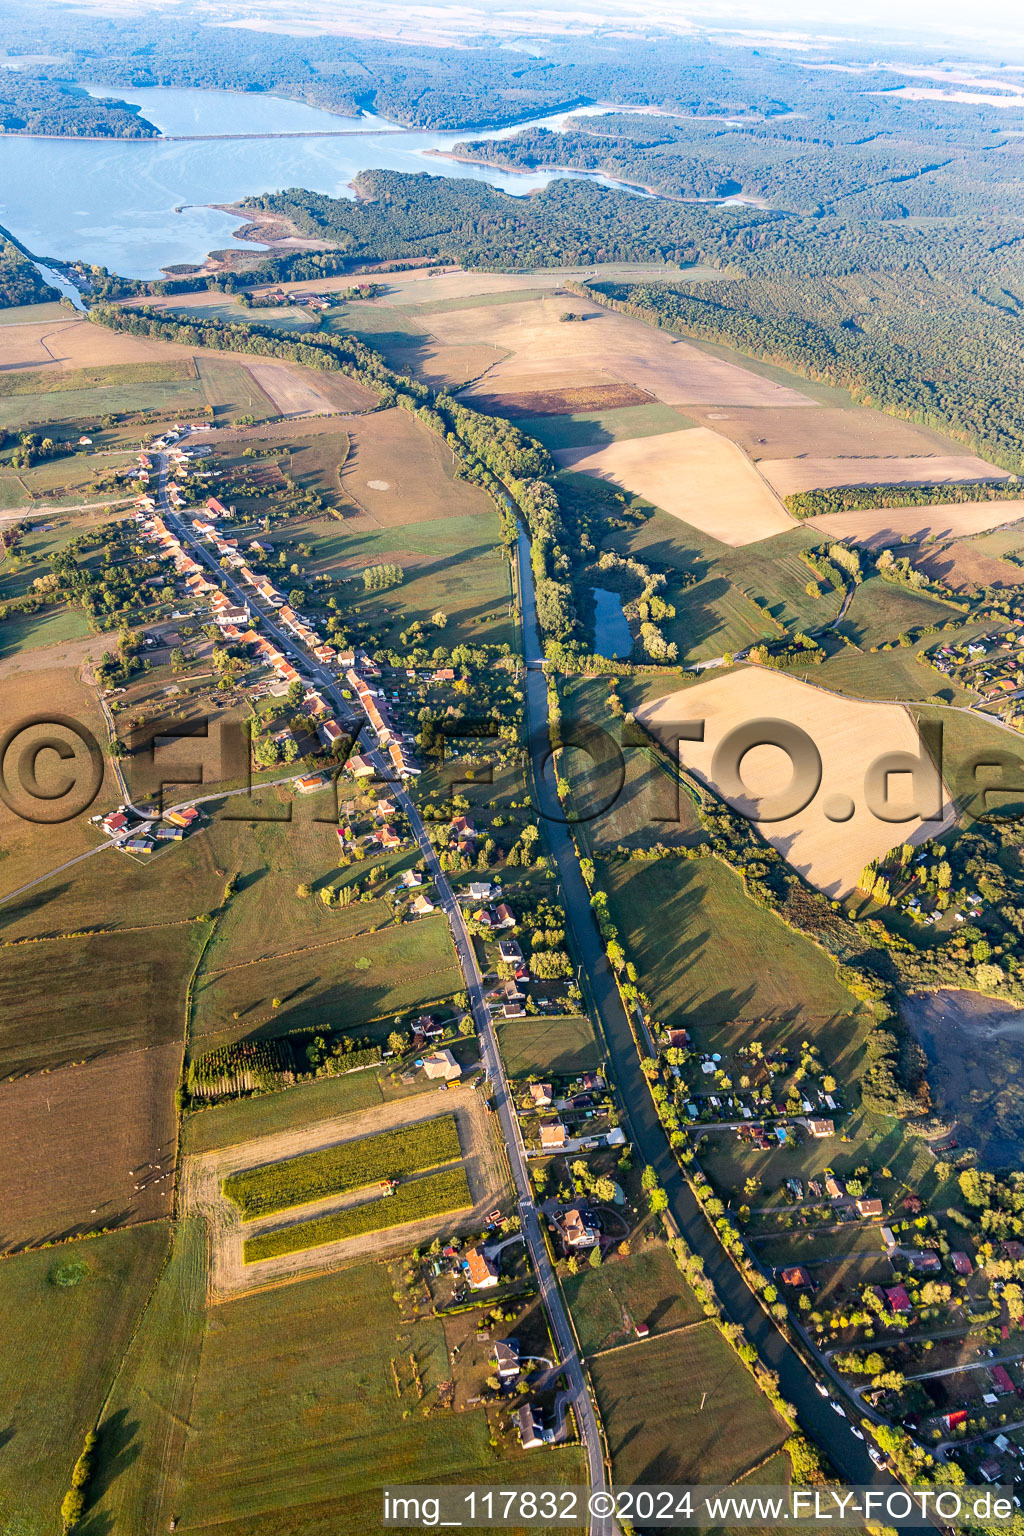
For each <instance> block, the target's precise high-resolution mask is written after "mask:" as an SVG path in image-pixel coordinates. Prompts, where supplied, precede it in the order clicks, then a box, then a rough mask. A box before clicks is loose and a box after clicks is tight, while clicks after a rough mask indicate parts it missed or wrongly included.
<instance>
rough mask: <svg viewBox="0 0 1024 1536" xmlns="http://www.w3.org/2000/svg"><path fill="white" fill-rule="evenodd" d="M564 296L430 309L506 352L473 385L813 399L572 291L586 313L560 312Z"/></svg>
mask: <svg viewBox="0 0 1024 1536" xmlns="http://www.w3.org/2000/svg"><path fill="white" fill-rule="evenodd" d="M563 308H564V300H560V299H556V298H554V297H552V298H547V299H540V300H538V301H537V302H536V303H533V304H513V305H500V304H491V305H485V306H482V307H481V308H479V309H466V310H462V311H459V312H457V313H448V314H438V313H435V314H433V315H431V320H430V329H431V331H432V332H433V333H434V335H435V336H437V337H438V338H439V339H440V340H441V341H444V342H447V343H449V344H452V343H457V342H462V343H466V342H470V341H475V342H486V343H488V344H489V345H491V346H494V347H498V348H500V349H502V350H503V351H505V352H507V353H508V354H509V356H508V357H507V358H506V359H505V360H504V361H502V362H498V363H496V364H495V365H494V367H493V368H491V369H489V371H488V372H487V374H486V375H485V376H484V378H482V379H481V380H480V381H479V382H478V383H477V384H475V385H474V386H473V393H476V394H486V395H492V394H496V393H502V392H511V393H520V392H524V391H529V390H539V389H559V388H571V389H576V388H581V387H586V386H592V385H600V384H623V383H625V384H633V385H635V386H636V387H637V388H640V389H643V390H646V391H647V393H648V394H650V395H654V396H655V397H656V398H657V399H659V400H663V401H664V402H665V404H666V405H682V406H684V407H685V406H687V405H765V406H771V405H776V406H790V405H806V404H807V403H808V396H807V395H806V394H803V393H800V392H798V391H797V390H796V389H793V388H789V387H787V386H786V385H783V384H778V383H776V382H775V381H774V380H772V379H769V378H766V377H764V376H763V374H761V373H758V372H756V371H754V369H752V368H746V367H740V366H738V365H737V364H736V363H733V362H726V361H724V360H722V359H721V358H719V357H715V356H713V355H712V354H711V353H710V352H709V351H706V350H703V349H700V348H697V347H695V346H693V345H692V344H691V343H690V342H688V341H683V340H681V339H675V338H673V337H671V336H670V335H668V334H667V333H666V332H664V331H659V330H656V329H653V328H652V327H650V326H647V325H645V324H644V323H643V322H642V321H639V320H633V319H630V318H629V317H628V316H626V315H618V314H615V313H614V312H610V311H608V310H605V309H603V308H601V307H600V306H599V305H596V304H592V303H591V302H590V301H589V300H586V299H580V298H578V297H577V296H575V295H574V296H573V299H572V308H573V310H574V311H575V312H576V313H582V314H584V315H585V316H586V319H585V320H584V321H583V322H582V323H580V322H577V323H575V324H571V325H566V324H564V323H563V322H562V321H561V320H560V318H559V317H560V315H561V313H562V310H563Z"/></svg>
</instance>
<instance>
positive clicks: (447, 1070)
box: [423, 1046, 462, 1083]
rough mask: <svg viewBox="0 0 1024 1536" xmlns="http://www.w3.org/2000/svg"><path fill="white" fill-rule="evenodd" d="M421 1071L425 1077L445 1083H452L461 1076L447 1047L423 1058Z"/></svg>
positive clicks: (457, 1065)
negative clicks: (441, 1079) (439, 1079)
mask: <svg viewBox="0 0 1024 1536" xmlns="http://www.w3.org/2000/svg"><path fill="white" fill-rule="evenodd" d="M423 1070H424V1072H425V1073H426V1075H427V1077H431V1078H443V1079H444V1081H445V1082H446V1083H450V1082H454V1080H455V1079H456V1078H457V1077H461V1076H462V1068H461V1067H460V1066H459V1064H458V1062H457V1061H456V1060H455V1057H454V1056H453V1055H452V1053H451V1051H450V1050H449V1049H448V1047H447V1046H444V1047H443V1048H442V1049H441V1050H439V1051H435V1052H434V1054H433V1055H432V1056H424V1058H423Z"/></svg>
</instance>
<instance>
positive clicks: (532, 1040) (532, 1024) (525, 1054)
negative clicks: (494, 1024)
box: [498, 1014, 604, 1077]
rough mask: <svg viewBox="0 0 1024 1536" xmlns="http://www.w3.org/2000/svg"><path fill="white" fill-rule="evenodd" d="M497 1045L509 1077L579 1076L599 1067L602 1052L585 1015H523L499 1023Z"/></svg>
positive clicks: (602, 1056)
mask: <svg viewBox="0 0 1024 1536" xmlns="http://www.w3.org/2000/svg"><path fill="white" fill-rule="evenodd" d="M498 1044H499V1046H500V1047H501V1057H502V1060H503V1061H504V1063H505V1071H506V1072H507V1073H508V1075H509V1076H510V1077H529V1076H530V1075H531V1074H532V1073H544V1072H580V1071H584V1070H586V1069H587V1068H593V1067H598V1066H600V1065H601V1062H602V1061H603V1060H604V1052H603V1051H602V1049H601V1045H600V1042H599V1041H598V1039H597V1036H596V1035H595V1033H594V1026H593V1025H592V1024H591V1022H590V1020H589V1019H588V1018H587V1017H586V1015H585V1014H575V1015H569V1014H559V1015H557V1016H556V1017H554V1018H545V1017H544V1015H543V1014H536V1015H534V1014H526V1015H525V1016H524V1017H523V1018H521V1019H503V1020H499V1021H498Z"/></svg>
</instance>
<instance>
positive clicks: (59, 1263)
mask: <svg viewBox="0 0 1024 1536" xmlns="http://www.w3.org/2000/svg"><path fill="white" fill-rule="evenodd" d="M167 1244H168V1230H167V1227H166V1225H165V1224H164V1223H156V1222H154V1223H151V1224H149V1225H146V1226H139V1227H133V1228H131V1229H130V1230H128V1231H125V1232H114V1233H110V1234H109V1235H108V1236H106V1237H99V1238H94V1239H92V1240H91V1241H89V1242H82V1243H71V1244H68V1245H66V1246H64V1247H59V1248H50V1249H47V1250H42V1251H39V1252H36V1253H25V1254H19V1255H16V1256H14V1257H12V1258H6V1259H4V1260H3V1261H2V1262H0V1306H2V1307H3V1313H4V1316H5V1317H6V1318H7V1319H8V1320H9V1326H8V1327H7V1329H6V1330H5V1333H6V1337H5V1340H4V1347H3V1351H2V1354H0V1398H2V1400H3V1403H4V1409H3V1436H2V1438H3V1454H2V1455H0V1530H2V1531H4V1532H5V1533H7V1532H10V1533H11V1536H15V1533H17V1536H22V1533H23V1532H24V1533H25V1536H35V1533H36V1532H49V1531H51V1530H56V1529H57V1525H56V1523H55V1522H56V1521H57V1511H58V1509H59V1508H60V1501H61V1499H62V1498H63V1496H64V1492H65V1490H66V1488H67V1487H68V1483H69V1481H70V1476H71V1468H72V1467H73V1465H74V1463H75V1461H76V1459H77V1457H78V1455H79V1453H80V1452H81V1449H82V1442H83V1441H84V1439H85V1436H86V1434H87V1433H88V1431H89V1430H90V1429H92V1427H93V1425H94V1424H95V1422H96V1415H97V1414H98V1413H99V1410H100V1407H101V1405H102V1403H103V1398H104V1396H105V1394H106V1392H107V1389H108V1388H109V1386H110V1384H111V1382H112V1380H113V1378H114V1375H115V1373H116V1371H117V1368H118V1366H119V1364H120V1361H121V1356H122V1354H123V1353H124V1350H125V1349H126V1347H127V1345H128V1340H129V1338H130V1337H131V1332H132V1329H133V1328H134V1327H135V1324H136V1322H137V1320H138V1318H139V1315H140V1313H141V1312H142V1310H143V1308H144V1306H145V1304H146V1300H147V1298H148V1296H149V1294H150V1291H151V1289H152V1287H153V1285H154V1283H155V1281H156V1278H157V1275H158V1274H159V1272H160V1266H161V1264H162V1263H163V1261H164V1256H165V1254H166V1252H167ZM62 1280H63V1281H64V1282H68V1281H70V1282H73V1283H70V1284H68V1283H64V1284H62V1283H59V1282H60V1281H62ZM139 1529H141V1527H140V1528H139Z"/></svg>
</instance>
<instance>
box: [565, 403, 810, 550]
mask: <svg viewBox="0 0 1024 1536" xmlns="http://www.w3.org/2000/svg"><path fill="white" fill-rule="evenodd" d="M553 458H554V459H555V461H556V463H557V464H558V465H559V466H560V467H561V468H562V469H571V470H572V471H573V472H574V473H576V474H584V475H593V476H594V477H595V478H596V479H600V480H610V481H611V482H612V484H613V485H617V486H619V487H620V488H621V489H622V490H624V491H629V492H631V493H632V494H633V495H636V496H641V497H642V498H643V499H644V500H645V501H649V502H651V503H652V505H654V506H656V507H660V508H661V509H662V511H664V512H668V513H669V514H670V515H671V516H672V517H677V518H679V520H680V521H681V522H684V523H689V524H690V525H691V526H692V527H694V528H698V529H700V531H701V532H702V533H706V534H709V535H710V536H711V537H712V538H715V539H718V540H719V541H720V543H722V544H729V545H733V546H737V545H741V544H754V543H756V542H757V541H758V540H759V539H767V538H770V537H771V536H772V535H773V534H776V533H783V532H785V531H786V530H787V529H790V528H793V527H794V526H795V524H794V520H793V518H791V517H790V515H789V513H788V512H787V511H786V510H785V508H784V507H782V506H780V504H779V502H778V499H777V498H776V497H775V496H774V495H773V494H772V492H771V491H770V490H769V489H768V487H767V486H766V485H765V484H764V482H763V481H762V480H761V479H760V477H759V475H758V472H757V470H756V469H755V468H754V467H753V465H752V464H751V463H750V461H749V459H747V458H746V456H745V455H744V454H743V453H741V451H740V450H739V449H738V448H737V447H736V445H735V444H734V443H730V442H729V441H728V439H727V438H724V437H719V435H718V433H717V432H712V431H710V430H709V429H708V428H707V427H694V428H691V429H690V430H685V431H682V432H666V433H662V434H661V435H660V436H658V437H642V438H635V439H633V440H631V441H625V442H617V443H611V444H609V446H608V447H607V448H599V449H597V450H596V451H595V450H592V449H590V448H567V449H563V450H562V451H561V452H557V453H555V454H554V455H553Z"/></svg>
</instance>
